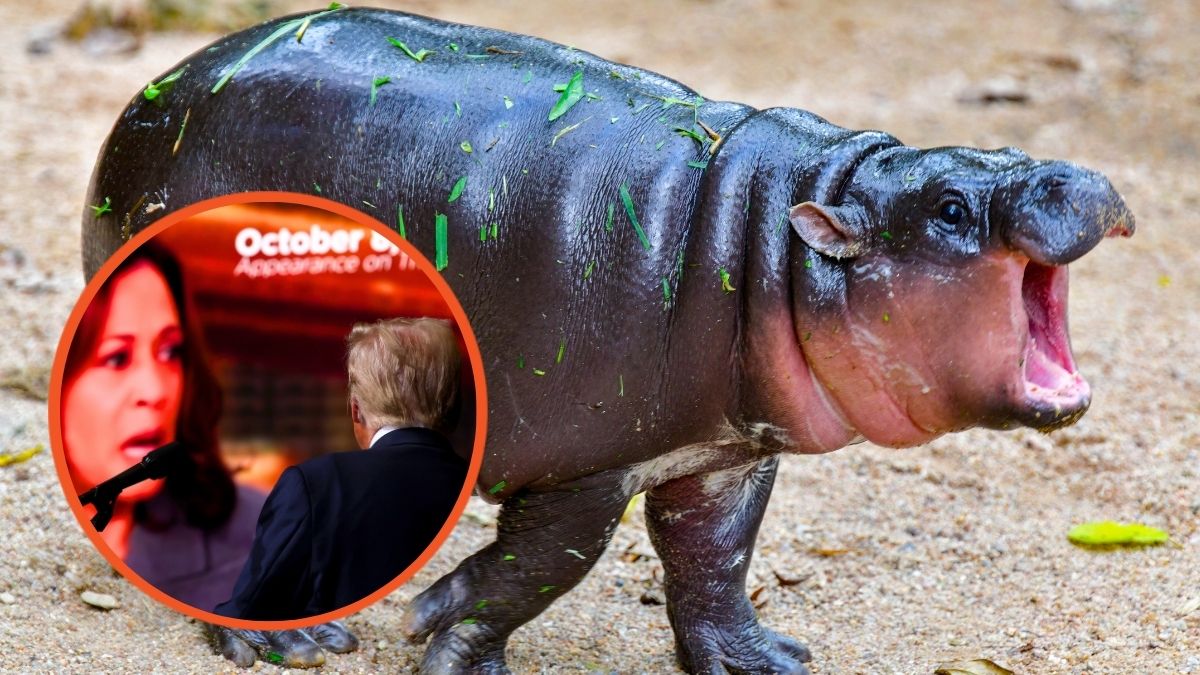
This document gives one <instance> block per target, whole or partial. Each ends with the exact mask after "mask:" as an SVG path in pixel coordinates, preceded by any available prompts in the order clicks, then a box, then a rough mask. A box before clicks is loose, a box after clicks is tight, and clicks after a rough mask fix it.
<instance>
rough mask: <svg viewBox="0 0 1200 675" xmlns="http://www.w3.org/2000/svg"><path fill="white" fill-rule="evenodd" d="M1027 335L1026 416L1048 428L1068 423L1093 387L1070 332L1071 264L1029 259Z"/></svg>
mask: <svg viewBox="0 0 1200 675" xmlns="http://www.w3.org/2000/svg"><path fill="white" fill-rule="evenodd" d="M1021 298H1022V300H1023V305H1024V308H1025V316H1026V318H1027V320H1028V331H1029V333H1028V339H1027V340H1026V343H1025V348H1024V352H1023V354H1022V358H1021V376H1022V384H1023V385H1024V398H1025V402H1026V405H1025V406H1024V407H1025V408H1026V409H1027V413H1026V416H1028V415H1029V414H1032V416H1033V419H1026V423H1028V424H1029V425H1030V426H1034V427H1037V428H1039V429H1043V430H1050V429H1055V428H1058V427H1062V426H1066V425H1068V424H1070V423H1071V422H1074V421H1075V420H1076V419H1078V418H1079V416H1080V415H1082V414H1083V413H1084V412H1085V411H1086V410H1087V407H1088V404H1089V403H1090V401H1091V387H1090V386H1089V385H1088V383H1087V381H1086V380H1084V379H1083V376H1082V375H1080V374H1079V371H1078V370H1077V369H1076V367H1075V359H1074V357H1073V355H1072V354H1071V339H1070V336H1069V335H1068V332H1067V267H1066V266H1065V265H1043V264H1040V263H1037V262H1035V261H1032V260H1031V261H1029V262H1028V263H1027V264H1026V266H1025V273H1024V275H1023V278H1022V280H1021Z"/></svg>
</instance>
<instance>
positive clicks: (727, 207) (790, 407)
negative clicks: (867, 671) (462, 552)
mask: <svg viewBox="0 0 1200 675" xmlns="http://www.w3.org/2000/svg"><path fill="white" fill-rule="evenodd" d="M280 21H282V20H279V21H276V22H273V23H268V24H265V25H263V26H259V27H256V28H253V29H250V30H248V31H246V32H243V33H240V34H237V35H234V36H230V37H228V38H225V39H222V40H220V41H218V42H217V43H215V44H214V45H213V46H212V47H210V48H206V49H203V50H201V51H199V52H197V53H196V54H194V55H193V56H192V57H189V58H188V59H187V60H186V61H185V62H184V64H186V65H187V70H186V71H184V74H183V75H182V76H181V77H180V79H179V81H178V82H177V83H176V84H175V85H174V88H173V89H172V90H171V91H170V92H169V93H168V95H166V96H165V97H163V100H161V101H159V102H158V103H151V102H148V101H145V100H143V99H142V98H141V97H137V98H135V100H134V101H133V102H132V103H131V104H130V106H129V108H128V109H127V110H126V111H125V112H124V114H123V115H122V116H121V119H120V120H118V122H117V124H116V126H115V127H114V129H113V132H112V135H111V136H110V137H109V139H108V141H107V142H106V144H105V146H104V148H103V149H102V151H101V153H100V159H99V163H98V165H97V168H96V172H95V175H94V177H93V182H92V186H91V190H90V195H89V203H91V204H99V203H101V202H103V201H104V200H105V198H108V199H109V200H110V201H111V204H112V213H111V214H104V215H100V216H96V215H94V214H93V213H92V210H91V209H85V214H84V223H83V251H84V267H85V271H86V272H87V273H88V274H89V275H90V274H93V273H94V272H95V271H96V269H97V268H98V267H99V266H100V264H101V263H102V262H103V261H104V260H105V259H106V258H107V257H108V256H109V255H110V254H111V253H112V252H113V251H114V250H116V248H117V247H118V246H119V245H120V244H121V242H122V241H123V237H127V236H128V235H129V234H131V233H132V232H136V231H138V230H140V229H142V228H144V227H146V226H147V225H148V224H150V223H151V222H153V221H154V220H157V219H158V218H160V217H162V216H163V215H165V214H166V213H170V212H172V211H175V210H178V209H180V208H182V207H184V206H186V205H188V204H192V203H195V202H198V201H201V200H204V199H207V198H211V197H215V196H218V195H222V194H228V193H232V192H238V191H248V190H290V191H298V192H304V193H313V192H317V191H318V190H319V191H320V194H321V195H322V196H324V197H327V198H330V199H332V200H336V201H338V202H342V203H345V204H349V205H353V206H355V207H358V208H361V209H363V210H364V211H366V212H368V213H369V214H371V215H373V216H375V217H377V218H378V219H380V220H381V221H383V222H385V223H396V222H397V218H396V213H397V209H398V207H399V208H401V209H402V210H403V214H404V220H405V224H406V228H405V229H406V232H405V233H406V236H407V238H408V240H409V241H410V242H411V243H413V244H414V245H415V246H416V248H417V249H419V250H420V251H421V252H423V253H424V254H425V255H426V256H427V257H429V258H431V259H432V258H434V253H435V249H436V245H435V232H434V222H435V219H436V214H443V215H444V216H445V217H446V219H447V222H448V246H447V254H448V258H449V265H448V267H447V268H446V270H445V271H444V272H443V274H444V277H445V279H446V280H447V282H449V284H450V286H451V287H452V288H453V290H454V292H455V294H456V295H457V297H458V299H459V301H460V302H461V303H462V305H463V307H464V308H465V310H466V312H467V315H468V317H469V319H470V321H471V324H472V328H473V330H474V332H475V334H476V335H477V336H478V338H479V347H480V351H481V353H482V355H483V362H484V366H485V374H486V379H487V383H488V388H489V399H488V400H489V411H488V418H489V428H488V431H487V445H486V448H485V457H484V462H483V469H482V472H481V474H480V479H479V487H480V492H481V493H482V494H483V495H484V496H485V497H487V498H489V499H495V500H498V501H500V502H501V503H502V508H501V512H500V517H499V525H498V528H497V530H498V531H497V538H496V541H495V542H493V543H492V544H490V545H488V546H486V547H484V548H483V549H481V550H480V551H478V552H476V553H475V554H474V555H472V556H470V557H469V558H467V559H466V560H465V561H463V562H462V564H460V565H459V567H458V568H457V569H456V570H454V571H453V572H451V573H450V574H448V575H446V576H445V577H443V578H442V579H440V580H439V581H438V582H436V583H435V584H434V585H433V586H431V587H430V588H429V589H427V590H425V591H424V592H423V593H421V594H420V595H419V596H418V597H417V598H416V599H415V600H414V601H413V602H412V604H411V606H410V607H409V609H408V612H407V614H406V617H405V626H406V634H407V636H408V637H409V638H410V639H412V640H413V641H415V642H422V641H424V642H426V643H427V645H428V646H427V648H426V651H425V655H424V658H423V662H422V670H423V671H425V672H430V673H460V672H506V671H507V666H506V665H505V659H504V651H505V645H506V644H507V640H508V636H509V635H510V634H511V633H512V631H513V630H515V629H516V628H517V627H518V626H520V625H522V624H523V623H525V622H526V621H529V620H530V619H532V618H533V617H535V616H537V614H538V613H540V612H541V611H542V610H543V609H545V608H546V607H547V606H549V605H550V604H551V603H552V602H553V601H554V599H555V598H557V597H558V596H560V595H562V594H563V593H566V592H567V591H569V590H570V589H571V588H572V587H573V586H574V585H575V584H577V583H578V582H579V580H580V579H582V578H583V576H584V575H585V574H586V573H587V572H588V570H590V569H591V567H592V566H593V565H594V564H595V562H596V560H597V559H598V558H599V556H600V555H601V554H602V553H603V551H604V548H605V546H606V545H607V543H608V541H609V538H610V537H611V535H612V532H613V530H614V529H615V528H616V526H617V523H618V522H619V518H620V516H621V514H622V512H623V510H624V508H625V505H626V503H627V502H628V500H629V498H630V497H631V496H632V495H633V494H635V493H637V492H641V491H646V493H647V502H646V503H647V508H646V514H647V527H648V529H649V531H650V535H651V538H652V540H653V542H654V545H655V547H656V549H657V550H658V553H659V555H660V557H661V559H662V561H663V566H664V569H665V571H666V580H665V594H666V597H667V614H668V617H669V619H670V621H671V624H672V626H673V628H674V630H675V638H676V648H677V654H678V658H679V663H680V665H681V666H682V667H683V668H684V669H685V670H687V671H689V672H705V673H715V672H789V673H804V672H807V669H806V667H805V665H804V664H805V663H806V662H807V661H808V660H809V659H810V658H811V657H810V655H809V653H808V650H807V649H805V648H804V647H803V645H801V644H800V643H798V642H796V641H795V640H793V639H791V638H789V637H786V636H782V635H779V634H777V633H774V632H772V631H770V630H769V629H767V628H765V627H763V626H761V625H760V624H759V623H758V620H757V618H756V617H755V613H754V610H753V608H752V607H751V605H750V603H749V601H748V600H747V599H746V594H745V589H744V582H745V575H746V570H747V568H748V564H749V561H750V558H751V556H752V554H753V547H754V540H755V537H756V535H757V532H758V527H759V524H760V522H761V519H762V514H763V511H764V509H765V506H766V503H767V500H768V498H769V496H770V491H771V487H772V484H773V481H774V477H775V470H776V466H777V463H778V455H779V454H781V453H785V452H791V453H818V452H828V451H830V450H834V449H837V448H840V447H843V446H844V445H846V444H848V443H851V442H854V441H855V440H858V439H861V438H864V437H865V438H867V439H870V440H872V441H874V442H877V443H882V444H885V445H893V446H907V445H915V444H919V443H923V442H925V441H927V440H929V439H930V438H934V437H936V436H938V435H940V434H942V433H947V432H950V431H955V430H959V429H965V428H967V427H971V426H980V425H982V426H988V427H993V428H1008V427H1012V426H1016V425H1027V426H1034V427H1037V428H1043V429H1051V428H1054V427H1057V426H1061V425H1063V424H1067V423H1070V422H1071V421H1073V420H1074V419H1076V418H1077V417H1078V416H1079V415H1081V414H1082V413H1083V411H1084V410H1085V409H1086V407H1087V402H1088V400H1089V396H1090V389H1088V385H1087V383H1086V382H1085V381H1084V380H1083V378H1082V376H1081V375H1080V374H1079V373H1078V372H1077V370H1076V368H1075V365H1074V361H1073V359H1072V357H1071V355H1070V344H1069V339H1068V337H1067V332H1066V288H1067V286H1066V282H1067V276H1066V267H1065V265H1066V263H1069V262H1071V261H1073V260H1075V259H1077V258H1078V257H1079V256H1081V255H1083V254H1085V253H1086V252H1087V251H1088V250H1090V249H1091V248H1092V247H1094V246H1095V245H1096V244H1097V243H1098V242H1099V241H1100V240H1101V239H1102V238H1103V237H1104V236H1106V235H1109V234H1126V235H1127V234H1131V233H1132V231H1133V218H1132V216H1131V215H1130V214H1129V213H1128V211H1127V210H1126V209H1125V206H1124V204H1123V202H1122V201H1121V198H1120V197H1119V196H1118V195H1117V193H1116V192H1115V191H1114V190H1113V188H1112V186H1110V185H1109V184H1108V182H1107V181H1106V180H1105V179H1104V178H1103V177H1101V176H1099V175H1098V174H1095V173H1093V172H1090V171H1087V170H1085V169H1081V168H1079V167H1076V166H1074V165H1071V164H1068V163H1065V162H1038V161H1034V160H1031V159H1029V158H1028V157H1026V156H1025V155H1024V154H1023V153H1020V152H1019V151H1015V150H1001V151H993V152H987V151H979V150H971V149H965V148H937V149H932V150H918V149H914V148H909V147H905V146H903V145H901V144H900V142H899V141H898V140H896V139H895V138H893V137H891V136H889V135H887V134H883V133H879V132H856V131H851V130H847V129H843V128H840V127H837V126H835V125H832V124H829V123H828V122H826V121H825V120H823V119H821V118H819V117H817V116H815V115H812V114H810V113H806V112H803V111H800V110H793V109H786V108H774V109H769V110H762V111H756V110H754V109H752V108H749V107H747V106H743V105H740V104H736V103H726V102H712V101H702V102H697V99H696V97H697V95H696V93H695V92H693V91H691V90H689V89H687V88H686V87H684V86H682V85H681V84H679V83H677V82H674V81H672V80H668V79H666V78H663V77H661V76H659V75H655V74H653V73H650V72H647V71H642V70H638V69H636V68H630V67H628V66H624V65H620V64H613V63H610V62H607V61H604V60H602V59H599V58H597V57H595V56H592V55H590V54H586V53H583V52H580V51H577V50H573V49H569V48H566V47H563V46H560V45H556V44H553V43H549V42H545V41H542V40H538V39H535V38H530V37H525V36H519V35H513V34H509V33H503V32H500V31H493V30H488V29H481V28H474V27H469V26H462V25H456V24H448V23H442V22H438V21H432V20H428V19H423V18H420V17H412V16H407V15H403V14H396V13H389V12H383V11H378V10H357V9H353V10H352V9H347V10H341V11H338V12H334V13H332V14H329V15H324V16H322V17H320V18H319V19H317V20H314V21H313V22H312V23H311V25H310V26H309V27H308V29H307V32H306V34H305V37H304V39H303V41H302V42H300V43H297V42H296V41H295V40H294V39H291V38H289V39H285V40H281V41H278V42H276V43H274V44H273V45H271V46H269V47H267V48H265V49H263V50H262V51H261V52H260V53H259V54H258V55H257V56H255V57H254V58H253V59H252V60H251V61H249V63H248V64H247V65H246V66H245V68H243V69H242V70H241V71H240V72H239V73H238V74H237V76H236V77H235V78H234V79H233V80H232V81H230V82H229V83H228V84H227V85H226V87H225V88H224V89H222V90H221V91H220V92H218V93H216V94H213V93H211V89H212V88H213V85H214V83H215V82H216V81H217V80H218V79H220V77H221V76H222V74H224V73H225V72H226V71H227V69H228V68H229V67H230V65H231V64H232V63H234V62H235V61H237V60H238V59H239V58H241V56H242V55H243V54H245V53H246V52H247V51H248V50H250V49H251V48H253V47H254V46H255V45H256V44H258V43H259V42H260V41H261V40H263V39H264V38H265V37H266V36H267V35H269V34H270V33H271V32H273V31H274V30H275V29H276V28H277V27H278V26H279V25H280ZM388 37H395V38H397V39H398V40H400V41H403V42H405V43H406V45H407V46H409V47H410V48H411V49H413V50H414V51H415V50H418V49H421V48H428V49H432V50H435V51H434V53H433V54H432V55H430V56H428V57H427V58H426V59H424V60H423V61H419V62H418V61H417V60H415V59H412V58H410V57H408V56H407V55H405V54H404V53H403V52H401V51H400V50H399V49H397V48H396V47H394V46H392V45H391V44H390V43H389V41H388V40H387V38H388ZM450 43H454V44H455V45H456V46H458V50H457V51H455V50H451V49H449V48H447V47H446V45H448V44H450ZM171 70H172V71H173V70H175V68H172V69H171ZM168 72H170V71H168ZM576 72H579V73H581V74H582V82H583V88H584V90H585V91H586V92H588V93H590V94H592V96H589V97H585V98H583V99H581V100H580V101H579V102H577V103H575V104H574V106H572V107H571V108H570V109H569V110H568V111H567V112H566V113H565V114H563V115H562V116H561V117H559V118H558V119H556V120H554V121H550V120H548V119H547V117H548V113H549V111H550V110H551V109H552V108H554V107H555V105H556V102H557V101H558V100H559V99H560V96H561V94H560V93H559V92H556V91H555V90H554V85H555V84H563V83H566V82H568V81H569V80H570V79H571V78H572V76H573V74H574V73H576ZM381 73H389V74H391V75H392V81H391V83H389V84H388V85H386V86H383V87H380V88H379V90H378V91H377V92H376V100H375V102H374V103H370V102H369V101H370V98H369V97H370V84H371V82H372V80H373V78H375V77H377V76H378V75H380V74H381ZM505 97H508V101H509V102H511V103H512V104H513V105H511V106H509V105H507V103H506V102H505ZM188 111H190V112H188ZM185 115H186V116H187V118H188V120H189V121H188V124H187V126H186V129H185V133H184V134H183V135H182V137H181V136H180V128H181V122H182V120H183V119H184V117H185ZM700 122H703V123H704V124H705V125H706V126H707V127H708V128H709V129H711V130H712V132H713V133H712V134H711V135H710V134H709V133H708V132H707V131H706V130H704V128H703V127H702V126H701V125H700ZM677 129H683V130H690V131H692V132H694V134H695V137H691V136H688V135H687V134H685V133H679V132H678V131H677ZM180 138H182V140H179V139H180ZM697 138H698V139H699V140H697ZM715 138H719V139H720V141H719V143H718V142H714V140H715ZM463 141H469V142H470V143H471V145H472V147H473V152H471V153H466V152H465V151H464V150H463V149H462V146H461V143H462V142H463ZM176 148H178V149H177V151H176ZM462 176H466V177H467V179H468V182H467V187H466V189H465V190H464V191H463V193H462V195H461V197H460V198H459V199H457V200H455V201H454V202H450V201H448V193H449V192H450V189H451V186H452V185H453V184H454V183H455V182H456V181H457V180H458V179H459V178H460V177H462ZM626 195H627V196H628V202H629V204H628V206H626V204H625V196H626ZM159 204H161V207H160V206H158V205H159ZM149 205H153V206H154V209H148V208H147V206H149ZM629 211H632V212H633V215H634V216H635V217H636V218H637V221H638V227H640V228H641V232H640V233H639V231H638V229H637V227H635V226H634V222H633V218H631V217H630V216H629V215H628V212H629ZM493 223H495V228H494V229H495V231H496V235H495V236H493V235H492V234H491V231H492V230H493V228H492V224H493ZM481 230H482V231H483V235H482V241H481ZM560 349H561V350H562V353H563V358H562V359H558V358H556V354H557V353H558V352H559V351H560ZM535 369H537V370H538V371H539V372H542V373H544V375H540V376H539V375H536V374H535V372H534V370H535ZM214 635H215V639H216V643H217V645H218V648H219V649H220V650H221V651H222V653H224V654H226V655H227V656H229V657H230V658H231V659H234V660H235V661H236V662H238V663H240V664H243V665H244V664H246V663H248V662H250V661H252V659H253V657H254V654H255V653H258V654H259V655H260V656H261V655H263V654H266V653H271V650H277V651H274V652H273V653H275V654H278V655H280V657H281V658H280V659H275V660H283V661H285V662H286V663H289V664H292V665H312V664H313V663H315V662H316V660H317V659H316V657H315V656H314V653H316V652H314V649H316V651H317V652H319V647H320V644H319V641H313V640H310V639H308V636H303V635H300V634H299V633H298V632H294V631H287V632H283V633H277V634H271V635H263V634H254V633H245V632H239V631H227V630H225V629H215V632H214ZM339 637H342V636H340V634H339ZM301 638H303V639H301ZM349 644H350V643H349V642H348V638H347V639H343V640H342V641H341V643H340V647H339V648H341V647H347V648H348V646H349ZM314 645H315V647H314Z"/></svg>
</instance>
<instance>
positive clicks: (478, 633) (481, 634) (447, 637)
mask: <svg viewBox="0 0 1200 675" xmlns="http://www.w3.org/2000/svg"><path fill="white" fill-rule="evenodd" d="M466 576H467V574H466V573H465V572H464V571H463V569H462V568H460V569H459V570H456V571H455V572H453V573H451V574H449V575H447V576H445V577H442V578H441V579H439V580H438V582H437V583H435V584H434V585H433V586H431V587H430V588H429V589H427V590H426V591H425V592H423V593H421V594H420V595H418V596H417V597H416V598H414V599H413V601H412V603H411V604H409V606H408V609H407V610H406V611H405V613H404V621H403V626H404V629H403V630H404V634H405V636H406V637H407V638H408V641H409V642H411V643H413V644H420V643H421V642H424V641H425V640H426V639H428V640H429V646H428V647H427V648H426V650H425V657H424V658H423V659H422V661H421V673H423V674H424V675H431V674H433V673H437V674H439V675H441V674H443V673H445V674H449V673H489V674H496V675H500V674H507V673H509V672H511V671H509V669H508V666H507V665H506V664H505V661H504V647H505V645H506V644H507V639H506V638H505V637H504V636H502V635H499V634H497V632H496V631H494V630H492V628H490V627H489V626H488V625H487V623H485V622H484V619H481V618H480V617H479V616H477V615H479V614H482V613H483V612H482V611H481V610H483V609H484V608H485V607H486V603H484V604H483V605H481V604H480V603H479V602H474V603H473V602H471V600H470V598H472V597H474V596H475V595H476V594H475V593H473V592H471V584H470V582H469V581H467V579H466Z"/></svg>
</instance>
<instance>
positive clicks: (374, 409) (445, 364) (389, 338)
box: [346, 318, 459, 431]
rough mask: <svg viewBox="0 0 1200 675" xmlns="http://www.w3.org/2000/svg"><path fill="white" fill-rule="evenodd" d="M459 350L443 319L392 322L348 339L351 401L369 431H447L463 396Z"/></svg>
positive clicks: (364, 327) (360, 327)
mask: <svg viewBox="0 0 1200 675" xmlns="http://www.w3.org/2000/svg"><path fill="white" fill-rule="evenodd" d="M458 367H459V357H458V346H457V344H456V342H455V338H454V331H453V330H452V329H451V328H450V324H449V322H447V321H444V320H442V319H429V318H419V319H388V320H384V321H376V322H375V323H360V324H357V325H355V326H354V329H353V330H351V331H350V335H349V336H348V337H347V338H346V370H347V371H348V373H349V376H350V397H351V398H352V399H353V400H355V401H357V402H358V409H359V412H360V414H361V415H362V422H363V423H364V424H365V425H366V427H368V428H369V429H378V428H381V427H384V426H396V427H414V426H415V427H425V428H428V429H437V430H439V431H445V430H446V427H447V425H448V424H449V423H450V413H451V411H452V410H453V409H454V404H455V402H456V399H457V396H458Z"/></svg>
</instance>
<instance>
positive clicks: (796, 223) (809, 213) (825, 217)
mask: <svg viewBox="0 0 1200 675" xmlns="http://www.w3.org/2000/svg"><path fill="white" fill-rule="evenodd" d="M852 209H853V207H848V206H821V205H820V204H817V203H816V202H804V203H802V204H797V205H795V206H793V207H792V208H791V210H790V211H788V218H789V219H790V220H791V221H792V229H794V230H795V231H796V234H798V235H800V238H801V239H802V240H804V243H806V244H808V245H809V246H811V247H813V249H814V250H816V251H818V252H820V253H822V254H824V255H827V256H830V257H832V258H853V257H855V256H857V255H858V254H859V253H861V252H862V232H863V228H862V226H861V223H860V222H859V220H860V219H859V218H858V217H857V216H856V213H855V212H854V211H853V210H852Z"/></svg>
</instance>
